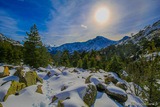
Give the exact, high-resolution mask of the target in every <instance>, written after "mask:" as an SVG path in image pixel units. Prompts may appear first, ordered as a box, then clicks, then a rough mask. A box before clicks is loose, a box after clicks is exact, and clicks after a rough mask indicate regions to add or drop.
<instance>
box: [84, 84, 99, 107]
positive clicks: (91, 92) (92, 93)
mask: <svg viewBox="0 0 160 107" xmlns="http://www.w3.org/2000/svg"><path fill="white" fill-rule="evenodd" d="M96 96H97V89H96V87H95V86H94V85H93V84H89V85H88V86H87V90H86V93H85V95H84V97H83V101H84V102H85V103H86V104H87V105H88V106H89V107H90V106H91V105H92V104H93V103H94V102H95V100H96Z"/></svg>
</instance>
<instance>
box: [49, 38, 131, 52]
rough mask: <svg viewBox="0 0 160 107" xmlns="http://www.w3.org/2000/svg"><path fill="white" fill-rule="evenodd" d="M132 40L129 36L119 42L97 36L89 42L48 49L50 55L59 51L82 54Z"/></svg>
mask: <svg viewBox="0 0 160 107" xmlns="http://www.w3.org/2000/svg"><path fill="white" fill-rule="evenodd" d="M128 38H130V37H129V36H125V37H123V38H122V39H120V40H118V41H114V40H110V39H108V38H105V37H103V36H97V37H96V38H93V39H90V40H87V41H85V42H73V43H66V44H63V45H61V46H58V47H48V50H49V52H50V53H56V52H58V51H61V52H63V51H65V50H68V51H69V53H73V52H74V51H78V52H82V51H87V52H88V51H91V50H96V51H98V50H101V49H103V48H106V47H108V46H110V45H114V44H117V43H119V42H121V41H124V40H126V39H128Z"/></svg>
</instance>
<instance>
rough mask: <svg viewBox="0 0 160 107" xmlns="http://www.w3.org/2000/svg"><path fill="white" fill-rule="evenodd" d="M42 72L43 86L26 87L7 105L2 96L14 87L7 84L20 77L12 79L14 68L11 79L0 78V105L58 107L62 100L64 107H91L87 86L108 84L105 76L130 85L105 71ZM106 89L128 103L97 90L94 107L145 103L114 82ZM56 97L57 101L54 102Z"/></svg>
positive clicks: (8, 106)
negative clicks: (39, 89) (85, 100)
mask: <svg viewBox="0 0 160 107" xmlns="http://www.w3.org/2000/svg"><path fill="white" fill-rule="evenodd" d="M0 70H1V71H0V72H3V67H2V66H0ZM29 70H30V69H29V68H28V67H25V68H24V71H25V72H28V71H29ZM40 70H41V71H45V72H38V71H37V74H38V76H39V77H41V78H43V83H39V82H38V83H37V84H36V85H32V86H29V87H26V88H24V89H22V90H21V91H20V93H19V95H10V96H9V97H8V98H7V100H6V101H5V102H3V97H4V96H5V94H6V93H7V91H8V89H9V87H10V84H11V82H7V81H11V80H15V81H19V78H18V77H16V76H13V74H14V72H15V71H16V70H15V69H12V70H10V76H7V77H4V78H0V103H1V104H2V105H3V107H57V105H58V102H60V101H61V102H62V104H63V105H64V107H88V106H87V104H86V103H85V102H84V100H83V98H84V96H85V94H86V93H88V92H90V91H88V92H87V88H88V84H91V85H93V86H96V85H97V84H99V83H102V84H105V77H106V76H108V75H110V76H113V77H114V78H116V79H117V80H118V82H121V83H124V84H126V85H127V84H129V83H127V82H126V81H124V80H122V79H120V78H119V77H118V76H117V75H116V74H115V73H112V72H109V73H107V72H105V71H103V70H100V71H99V72H92V71H90V70H83V69H78V68H65V67H59V68H56V67H55V68H52V67H50V66H49V67H47V68H40ZM48 72H50V76H47V73H48ZM89 76H90V77H91V78H90V79H89V81H90V82H91V83H86V79H87V78H88V77H89ZM5 82H7V83H5ZM4 83H5V84H4ZM2 84H4V85H2ZM39 84H41V85H42V91H43V94H39V93H37V92H36V89H37V85H39ZM105 88H107V89H108V90H109V91H110V92H113V93H116V94H120V95H127V101H126V102H124V103H123V104H122V103H119V102H118V101H116V100H115V99H114V98H112V97H110V96H109V95H107V94H106V93H105V92H99V91H97V95H96V100H95V103H94V104H92V107H123V106H130V107H144V103H143V101H142V100H141V99H140V98H139V97H137V96H135V95H134V94H132V93H128V91H125V90H123V89H120V88H119V87H117V86H116V85H115V84H113V83H110V84H105ZM55 96H56V97H57V100H55V101H53V98H54V97H55ZM60 107H61V106H60Z"/></svg>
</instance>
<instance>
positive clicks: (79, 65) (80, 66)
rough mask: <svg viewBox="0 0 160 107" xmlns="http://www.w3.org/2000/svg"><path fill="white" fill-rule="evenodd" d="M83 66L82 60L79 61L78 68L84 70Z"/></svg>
mask: <svg viewBox="0 0 160 107" xmlns="http://www.w3.org/2000/svg"><path fill="white" fill-rule="evenodd" d="M82 65H83V62H82V59H79V60H78V63H77V67H78V68H82Z"/></svg>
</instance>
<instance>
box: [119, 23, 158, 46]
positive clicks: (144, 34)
mask: <svg viewBox="0 0 160 107" xmlns="http://www.w3.org/2000/svg"><path fill="white" fill-rule="evenodd" d="M159 35H160V20H158V21H156V22H155V23H153V24H152V25H148V26H146V27H144V28H143V29H142V30H140V31H139V32H138V33H136V34H133V35H132V37H131V38H128V39H126V40H125V41H122V42H120V43H119V44H126V43H129V42H131V43H133V44H137V43H139V42H140V41H141V40H142V39H144V38H145V39H147V40H151V39H152V38H153V37H155V36H159Z"/></svg>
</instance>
